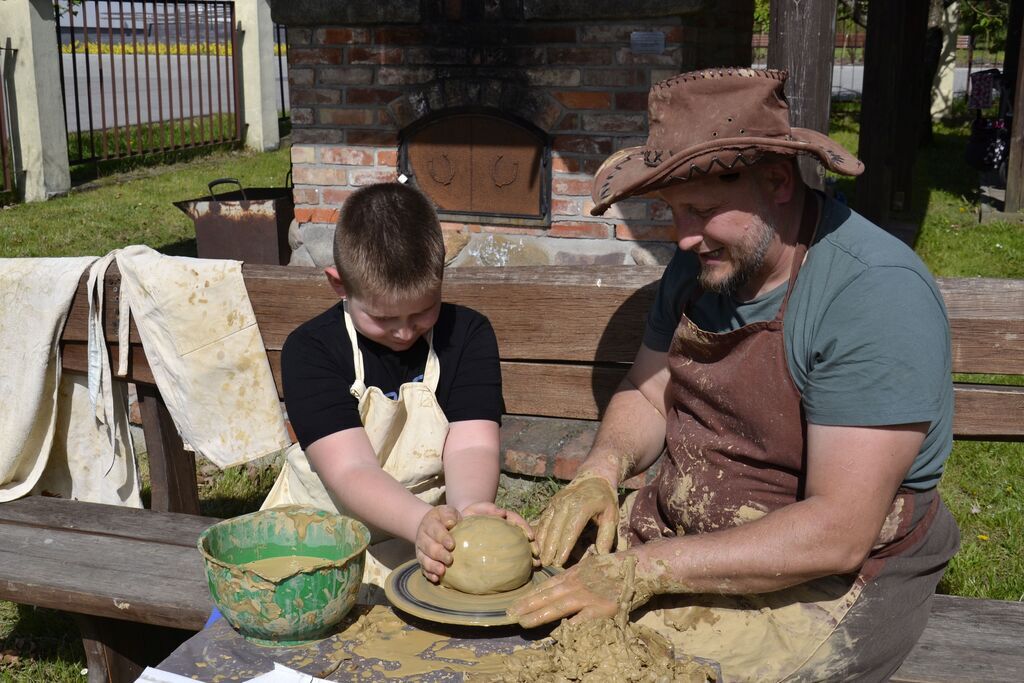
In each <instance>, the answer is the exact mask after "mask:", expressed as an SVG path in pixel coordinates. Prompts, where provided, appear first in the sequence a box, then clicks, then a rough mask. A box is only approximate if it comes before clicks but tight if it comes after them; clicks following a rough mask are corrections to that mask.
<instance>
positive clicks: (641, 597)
mask: <svg viewBox="0 0 1024 683" xmlns="http://www.w3.org/2000/svg"><path fill="white" fill-rule="evenodd" d="M629 557H631V554H630V553H614V554H611V555H587V556H586V557H584V558H583V559H582V560H580V563H579V564H577V565H576V566H575V567H573V568H571V569H568V570H566V571H565V573H563V574H559V575H557V576H553V577H552V578H550V579H548V580H547V581H545V582H544V583H542V584H541V585H540V586H538V587H537V589H536V590H534V591H533V592H532V593H529V594H528V595H525V596H523V597H522V598H520V599H519V600H517V601H516V602H515V603H513V604H512V606H511V607H509V608H508V615H509V616H510V617H513V618H514V619H516V620H517V621H518V622H519V624H520V626H523V627H525V628H532V627H534V626H539V625H541V624H546V623H548V622H551V621H556V620H558V619H562V618H564V617H572V619H570V621H572V622H574V623H575V622H578V621H585V620H588V619H599V618H601V617H613V616H615V614H616V613H617V612H618V611H619V608H620V602H622V601H623V598H624V597H625V599H627V600H629V605H628V609H630V610H632V609H635V608H637V607H639V606H640V605H643V604H644V603H646V602H647V601H648V600H650V599H651V595H652V593H651V590H650V589H649V588H648V587H647V583H646V582H645V581H643V580H641V579H639V578H638V579H637V580H635V581H634V585H633V586H625V585H624V583H625V574H626V572H625V569H624V566H623V565H624V563H625V562H626V560H627V558H629Z"/></svg>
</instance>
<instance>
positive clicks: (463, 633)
mask: <svg viewBox="0 0 1024 683" xmlns="http://www.w3.org/2000/svg"><path fill="white" fill-rule="evenodd" d="M371 609H373V610H383V611H386V612H387V613H388V615H389V616H390V615H395V614H396V613H395V612H392V611H391V608H390V607H384V606H377V607H374V608H371V607H369V606H366V605H357V606H356V607H355V609H353V613H352V614H350V615H349V617H346V620H345V622H344V623H343V624H342V625H341V626H340V627H339V633H338V634H336V635H334V636H331V637H329V638H325V639H323V640H320V641H316V642H314V643H311V644H309V645H305V646H299V647H266V646H262V645H257V644H255V643H251V642H249V641H247V640H246V639H245V638H243V637H242V636H240V635H239V634H238V633H237V632H236V631H234V630H233V629H232V628H231V626H230V625H228V623H227V621H226V620H224V619H219V620H218V621H216V622H215V623H214V624H213V625H211V626H210V627H209V628H206V629H204V630H203V631H200V632H199V633H197V634H196V635H195V636H193V637H192V638H190V639H189V640H187V641H185V642H184V643H183V644H182V645H181V646H180V647H178V649H176V650H175V651H174V652H173V653H171V655H170V656H169V657H167V658H166V659H165V660H164V661H162V662H161V663H160V664H159V665H158V667H157V668H159V669H162V670H164V671H169V672H171V673H176V674H180V675H183V676H189V677H197V678H198V679H199V680H202V681H213V680H216V681H218V683H221V682H223V683H228V682H230V681H245V680H248V679H250V678H253V677H255V676H258V675H260V674H262V673H265V672H267V671H270V670H271V669H273V668H274V662H277V663H279V664H283V665H285V666H287V667H290V668H292V669H295V670H297V671H301V672H303V673H306V674H310V675H313V676H317V677H319V678H325V679H327V680H330V681H350V680H352V679H353V678H354V677H355V676H356V675H358V679H359V680H360V681H395V680H402V679H403V678H409V679H415V680H417V681H424V682H428V683H429V682H435V681H436V682H441V681H445V682H447V681H462V680H463V674H462V673H461V671H458V670H455V669H461V668H466V666H465V664H463V663H464V662H469V661H470V660H469V659H463V658H462V656H460V655H459V653H460V652H462V653H465V652H466V651H467V650H470V651H472V652H473V653H474V654H475V655H476V656H483V655H487V654H493V653H505V654H507V653H510V652H512V651H513V650H514V649H516V648H517V647H524V646H528V645H531V644H532V643H535V642H536V641H537V640H539V639H542V638H544V637H546V636H547V635H548V633H549V632H550V628H543V629H535V630H532V631H529V632H524V631H523V630H522V629H521V628H519V627H518V626H508V627H488V628H482V627H460V626H445V625H442V624H431V623H427V622H423V621H420V620H417V619H414V618H413V617H408V616H404V615H403V616H402V617H401V620H402V621H403V622H405V625H404V627H403V629H402V630H403V634H402V635H408V636H409V637H410V639H414V640H415V643H416V650H417V651H419V652H421V654H420V655H419V656H418V657H416V658H415V660H416V661H415V662H412V664H410V660H411V659H412V658H408V657H407V658H405V660H404V661H403V663H400V662H399V661H396V660H388V659H381V658H376V657H369V656H366V655H365V653H362V654H361V653H360V651H359V648H358V647H353V641H352V640H347V639H346V637H345V634H344V630H345V629H346V628H347V627H348V626H350V625H351V624H352V623H354V622H355V621H356V619H358V618H359V617H360V616H362V615H364V614H367V613H368V612H369V611H370V610H371ZM380 649H387V648H386V647H385V648H380ZM395 649H396V650H401V649H404V648H403V647H402V646H401V645H400V646H399V647H396V648H395ZM453 667H454V668H453ZM403 668H404V669H405V670H406V671H407V672H408V676H402V675H401V673H402V669H403Z"/></svg>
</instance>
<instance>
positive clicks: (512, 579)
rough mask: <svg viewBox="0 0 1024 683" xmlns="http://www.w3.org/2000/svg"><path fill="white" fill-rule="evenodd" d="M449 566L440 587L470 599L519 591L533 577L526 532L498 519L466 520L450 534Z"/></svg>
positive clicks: (479, 516) (467, 518)
mask: <svg viewBox="0 0 1024 683" xmlns="http://www.w3.org/2000/svg"><path fill="white" fill-rule="evenodd" d="M451 534H452V538H454V539H455V549H454V550H452V566H450V567H448V568H447V569H446V570H445V572H444V576H442V577H441V585H442V586H447V587H448V588H454V589H455V590H457V591H462V592H463V593H470V594H472V595H487V594H490V593H505V592H507V591H511V590H515V589H516V588H519V587H520V586H522V585H523V584H525V583H526V582H527V581H529V580H530V575H531V574H532V573H533V554H532V553H531V551H530V540H529V539H528V538H527V537H526V532H524V531H523V530H522V529H520V528H519V527H518V526H516V525H515V524H512V523H511V522H507V521H505V520H504V519H502V518H500V517H489V516H487V515H473V516H471V517H465V518H463V519H462V521H460V522H459V523H458V524H456V525H455V527H454V528H453V529H452V531H451Z"/></svg>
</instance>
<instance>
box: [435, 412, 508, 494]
mask: <svg viewBox="0 0 1024 683" xmlns="http://www.w3.org/2000/svg"><path fill="white" fill-rule="evenodd" d="M499 474H500V468H499V463H498V425H497V423H494V422H491V421H489V420H472V421H467V422H455V423H452V425H451V427H450V429H449V432H448V439H447V441H446V442H445V446H444V479H445V499H446V501H447V503H448V504H449V505H451V506H452V507H454V508H455V509H457V510H459V512H462V510H464V509H466V507H467V506H469V505H472V504H473V503H482V502H483V503H492V502H494V497H495V495H496V494H497V491H498V476H499Z"/></svg>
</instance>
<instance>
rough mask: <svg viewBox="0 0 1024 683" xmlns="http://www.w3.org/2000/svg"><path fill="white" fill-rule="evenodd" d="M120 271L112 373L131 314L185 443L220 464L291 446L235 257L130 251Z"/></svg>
mask: <svg viewBox="0 0 1024 683" xmlns="http://www.w3.org/2000/svg"><path fill="white" fill-rule="evenodd" d="M116 258H117V266H118V269H119V270H120V271H121V309H122V314H121V319H120V331H119V332H120V334H119V336H120V339H119V347H120V349H121V354H120V357H119V362H118V366H119V367H118V374H121V375H123V374H125V372H126V370H127V357H126V355H125V354H126V351H127V348H128V315H127V312H126V309H125V307H126V306H127V308H129V309H130V310H131V316H132V317H133V318H134V319H135V325H136V327H137V328H138V330H139V337H140V338H141V339H142V346H143V348H144V349H145V350H146V359H147V360H148V361H149V367H150V368H151V369H152V371H153V378H154V379H155V380H156V386H157V388H158V389H159V390H160V395H161V396H162V397H163V399H164V402H165V403H166V404H167V409H168V411H169V412H170V414H171V417H172V418H173V419H174V424H175V426H176V427H177V428H178V431H179V432H180V433H181V436H182V439H184V440H185V442H187V443H188V444H189V446H191V447H192V448H193V449H194V450H195V452H196V453H198V454H200V455H203V456H204V457H206V458H207V459H208V460H210V461H212V462H213V463H215V464H216V465H218V466H220V467H230V466H232V465H237V464H240V463H243V462H248V461H250V460H254V459H256V458H259V457H262V456H264V455H268V454H271V453H276V452H277V451H280V450H281V449H283V448H285V447H287V446H288V445H289V444H290V443H291V439H290V438H289V436H288V431H287V429H286V428H285V424H284V415H283V413H282V410H281V403H280V400H279V399H278V395H277V387H276V385H275V384H274V377H273V374H272V372H271V369H270V362H269V361H268V360H267V353H266V350H265V348H264V346H263V338H262V337H261V336H260V331H259V328H258V327H257V325H256V316H255V314H254V313H253V310H252V303H251V302H250V301H249V295H248V292H247V291H246V289H245V281H244V280H243V279H242V263H241V262H240V261H231V260H220V259H199V258H187V257H175V256H165V255H163V254H160V253H158V252H156V251H154V250H153V249H150V248H149V247H145V246H141V245H136V246H131V247H126V248H125V249H121V250H119V251H118V252H117V253H116Z"/></svg>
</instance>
